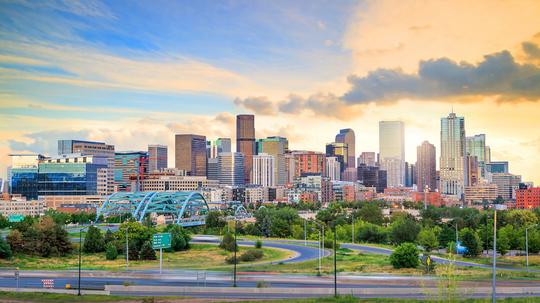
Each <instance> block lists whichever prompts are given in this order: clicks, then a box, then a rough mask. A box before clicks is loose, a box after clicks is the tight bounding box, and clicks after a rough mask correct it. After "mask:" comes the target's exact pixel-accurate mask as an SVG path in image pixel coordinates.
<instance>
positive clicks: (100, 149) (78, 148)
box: [58, 140, 115, 195]
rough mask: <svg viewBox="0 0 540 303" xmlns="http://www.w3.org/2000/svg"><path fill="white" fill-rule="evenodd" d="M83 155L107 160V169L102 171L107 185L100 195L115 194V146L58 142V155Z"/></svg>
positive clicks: (81, 141) (100, 143) (69, 141)
mask: <svg viewBox="0 0 540 303" xmlns="http://www.w3.org/2000/svg"><path fill="white" fill-rule="evenodd" d="M67 154H82V155H94V156H102V157H106V158H107V161H108V162H107V168H105V169H102V170H101V175H102V176H105V175H106V176H107V180H106V181H107V183H106V185H105V187H104V188H101V189H100V191H99V194H103V195H108V194H111V193H113V192H114V185H115V184H114V163H115V161H114V154H115V153H114V145H110V144H105V143H104V142H95V141H85V140H58V155H67Z"/></svg>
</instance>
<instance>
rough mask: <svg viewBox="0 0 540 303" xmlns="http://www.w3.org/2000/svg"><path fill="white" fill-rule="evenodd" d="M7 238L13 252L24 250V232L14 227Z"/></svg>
mask: <svg viewBox="0 0 540 303" xmlns="http://www.w3.org/2000/svg"><path fill="white" fill-rule="evenodd" d="M6 240H7V242H8V243H9V246H10V247H11V251H12V252H13V253H19V252H23V251H24V246H23V245H24V241H23V234H22V233H21V232H20V231H19V230H17V229H12V230H11V231H10V232H9V235H7V237H6Z"/></svg>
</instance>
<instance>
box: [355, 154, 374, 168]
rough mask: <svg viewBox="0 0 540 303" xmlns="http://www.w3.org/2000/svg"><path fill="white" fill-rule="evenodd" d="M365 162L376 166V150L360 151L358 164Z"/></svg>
mask: <svg viewBox="0 0 540 303" xmlns="http://www.w3.org/2000/svg"><path fill="white" fill-rule="evenodd" d="M360 164H365V165H367V166H377V165H378V164H377V153H376V152H362V153H361V154H360V156H359V157H358V165H360Z"/></svg>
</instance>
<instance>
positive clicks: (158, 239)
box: [152, 233, 171, 249]
mask: <svg viewBox="0 0 540 303" xmlns="http://www.w3.org/2000/svg"><path fill="white" fill-rule="evenodd" d="M169 247H171V234H170V233H160V234H154V237H153V238H152V248H153V249H161V248H169Z"/></svg>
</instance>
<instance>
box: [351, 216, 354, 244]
mask: <svg viewBox="0 0 540 303" xmlns="http://www.w3.org/2000/svg"><path fill="white" fill-rule="evenodd" d="M351 234H352V237H351V238H352V239H351V240H352V243H353V244H354V211H353V212H352V213H351Z"/></svg>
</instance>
